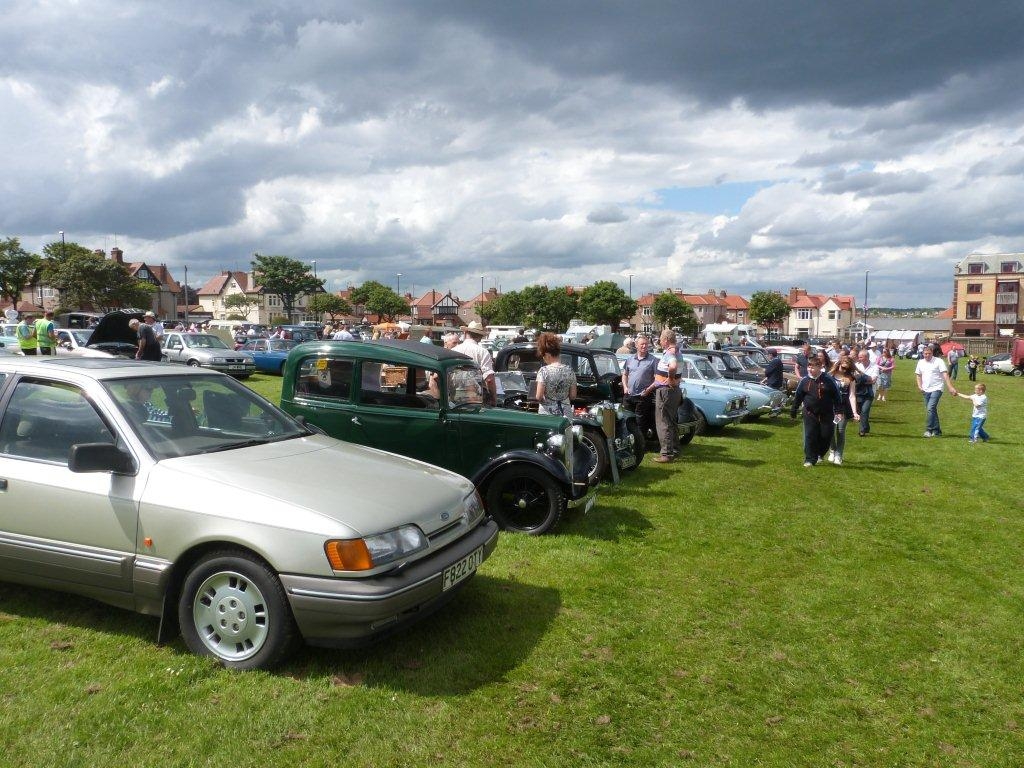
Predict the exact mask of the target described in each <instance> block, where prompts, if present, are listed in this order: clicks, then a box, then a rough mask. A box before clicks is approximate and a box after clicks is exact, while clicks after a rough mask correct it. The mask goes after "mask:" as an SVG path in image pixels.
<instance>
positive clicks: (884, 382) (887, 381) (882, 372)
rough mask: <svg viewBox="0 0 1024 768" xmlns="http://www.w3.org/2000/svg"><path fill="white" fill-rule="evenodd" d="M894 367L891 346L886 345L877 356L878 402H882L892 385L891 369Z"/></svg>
mask: <svg viewBox="0 0 1024 768" xmlns="http://www.w3.org/2000/svg"><path fill="white" fill-rule="evenodd" d="M895 367H896V361H895V360H894V359H893V357H892V348H891V347H886V348H885V351H883V352H882V356H881V357H880V358H878V382H877V383H878V386H877V388H876V389H877V391H878V402H880V403H884V402H885V397H886V395H887V394H888V392H889V387H891V386H892V371H893V368H895Z"/></svg>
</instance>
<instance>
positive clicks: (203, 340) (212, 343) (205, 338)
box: [185, 333, 228, 349]
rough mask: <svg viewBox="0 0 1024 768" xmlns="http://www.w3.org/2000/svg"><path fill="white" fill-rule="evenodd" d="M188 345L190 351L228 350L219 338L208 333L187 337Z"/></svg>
mask: <svg viewBox="0 0 1024 768" xmlns="http://www.w3.org/2000/svg"><path fill="white" fill-rule="evenodd" d="M186 339H187V340H186V342H185V343H186V344H187V345H188V347H189V348H190V349H227V348H228V347H227V345H226V344H225V343H224V342H223V341H221V340H220V337H219V336H213V335H212V334H208V333H197V334H193V335H191V336H188V337H186Z"/></svg>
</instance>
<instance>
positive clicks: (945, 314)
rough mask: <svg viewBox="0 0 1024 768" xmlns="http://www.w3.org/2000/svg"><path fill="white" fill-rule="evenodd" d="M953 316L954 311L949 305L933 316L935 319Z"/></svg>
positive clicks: (950, 318)
mask: <svg viewBox="0 0 1024 768" xmlns="http://www.w3.org/2000/svg"><path fill="white" fill-rule="evenodd" d="M954 317H956V312H955V311H954V309H953V307H950V308H949V309H944V310H942V311H941V312H939V314H937V315H936V316H935V319H936V320H952V319H953V318H954Z"/></svg>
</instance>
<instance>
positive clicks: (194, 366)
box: [188, 360, 199, 368]
mask: <svg viewBox="0 0 1024 768" xmlns="http://www.w3.org/2000/svg"><path fill="white" fill-rule="evenodd" d="M188 364H189V365H190V366H192V367H193V368H198V367H199V361H198V360H189V361H188Z"/></svg>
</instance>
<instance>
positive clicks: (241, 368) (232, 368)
mask: <svg viewBox="0 0 1024 768" xmlns="http://www.w3.org/2000/svg"><path fill="white" fill-rule="evenodd" d="M228 370H229V371H244V370H245V366H244V365H229V366H228Z"/></svg>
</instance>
